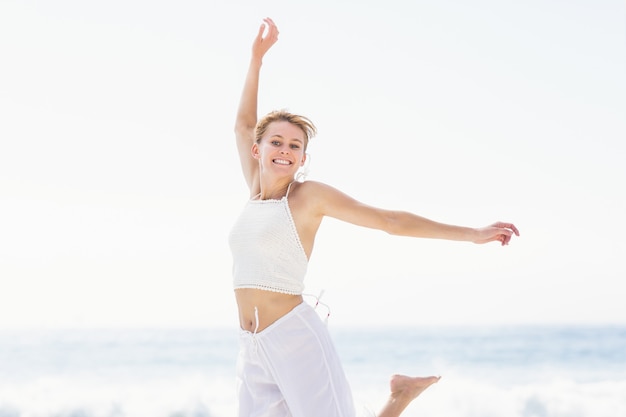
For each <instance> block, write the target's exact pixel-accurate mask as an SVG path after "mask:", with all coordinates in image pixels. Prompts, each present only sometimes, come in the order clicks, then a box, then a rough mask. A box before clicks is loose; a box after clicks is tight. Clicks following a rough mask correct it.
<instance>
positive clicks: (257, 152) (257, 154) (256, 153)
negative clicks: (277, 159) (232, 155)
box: [250, 142, 261, 159]
mask: <svg viewBox="0 0 626 417" xmlns="http://www.w3.org/2000/svg"><path fill="white" fill-rule="evenodd" d="M250 153H252V157H253V158H254V159H259V158H260V157H261V151H260V150H259V145H258V144H257V143H256V142H254V144H252V149H250Z"/></svg>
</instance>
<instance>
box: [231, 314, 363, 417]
mask: <svg viewBox="0 0 626 417" xmlns="http://www.w3.org/2000/svg"><path fill="white" fill-rule="evenodd" d="M239 341H240V342H239V343H240V351H239V357H238V359H237V389H238V394H239V417H322V416H323V417H354V416H355V414H356V413H355V410H354V403H353V400H352V393H351V391H350V387H349V385H348V381H347V380H346V376H345V374H344V371H343V368H342V367H341V363H340V362H339V357H338V355H337V352H336V350H335V347H334V345H333V343H332V341H331V339H330V335H329V333H328V329H327V328H326V325H325V324H324V323H322V320H320V318H319V316H318V315H317V313H316V312H315V311H314V310H313V308H312V307H311V306H310V305H309V304H307V303H304V302H303V303H302V304H300V305H298V306H297V307H296V308H294V309H293V310H292V311H290V312H289V313H288V314H286V315H285V316H283V317H281V318H280V319H278V320H277V321H276V322H274V323H273V324H272V325H270V326H269V327H267V328H266V329H264V330H263V331H261V332H259V333H251V332H248V331H245V330H242V331H241V334H240V338H239Z"/></svg>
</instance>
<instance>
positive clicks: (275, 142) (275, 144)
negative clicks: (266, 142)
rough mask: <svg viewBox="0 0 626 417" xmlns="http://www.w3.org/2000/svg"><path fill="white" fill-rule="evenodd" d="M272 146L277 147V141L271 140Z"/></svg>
mask: <svg viewBox="0 0 626 417" xmlns="http://www.w3.org/2000/svg"><path fill="white" fill-rule="evenodd" d="M272 145H274V146H278V145H280V142H279V141H277V140H273V141H272Z"/></svg>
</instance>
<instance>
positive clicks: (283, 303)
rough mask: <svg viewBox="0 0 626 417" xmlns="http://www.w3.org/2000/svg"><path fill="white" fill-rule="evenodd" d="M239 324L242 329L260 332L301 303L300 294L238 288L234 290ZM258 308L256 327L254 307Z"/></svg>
mask: <svg viewBox="0 0 626 417" xmlns="http://www.w3.org/2000/svg"><path fill="white" fill-rule="evenodd" d="M235 298H236V300H237V308H238V309H239V325H240V326H241V328H242V329H243V330H247V331H250V332H254V331H255V330H256V332H257V333H258V332H261V331H262V330H263V329H265V328H267V327H269V326H270V325H271V324H272V323H274V322H275V321H276V320H278V319H279V318H281V317H282V316H284V315H285V314H287V313H289V312H290V311H291V310H293V309H294V308H295V307H296V306H298V305H300V304H301V303H302V296H301V295H291V294H283V293H279V292H273V291H265V290H258V289H256V288H238V289H236V290H235ZM255 307H256V308H257V309H258V316H259V323H258V325H259V327H258V328H257V322H256V317H255V314H254V308H255Z"/></svg>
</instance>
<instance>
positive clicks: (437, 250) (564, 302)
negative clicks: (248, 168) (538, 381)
mask: <svg viewBox="0 0 626 417" xmlns="http://www.w3.org/2000/svg"><path fill="white" fill-rule="evenodd" d="M265 16H270V17H272V18H273V19H274V20H275V22H276V23H277V25H278V27H279V30H280V39H279V42H278V43H277V44H276V45H275V46H274V48H273V49H272V50H271V51H270V52H269V53H268V55H267V56H266V58H265V61H264V66H263V70H262V80H261V90H260V101H259V111H260V112H261V113H265V112H268V111H270V110H273V109H277V108H287V109H289V110H291V111H294V112H297V113H302V114H305V115H307V116H309V117H310V118H311V119H312V120H313V121H314V122H315V123H316V124H317V127H318V129H319V135H318V137H316V138H315V139H314V141H313V142H312V143H311V146H310V148H309V154H310V160H311V167H310V175H309V178H310V179H314V180H318V181H324V182H327V183H329V184H331V185H333V186H335V187H337V188H339V189H341V190H343V191H344V192H346V193H348V194H350V195H352V196H353V197H355V198H357V199H359V200H361V201H363V202H366V203H369V204H372V205H377V206H381V207H385V208H393V209H401V210H409V211H413V212H416V213H418V214H420V215H423V216H426V217H429V218H432V219H435V220H439V221H443V222H448V223H455V224H461V225H467V226H484V225H487V224H489V223H491V222H493V221H496V220H503V221H511V222H514V223H515V224H516V225H517V226H518V227H519V229H520V231H521V233H522V236H521V237H520V238H519V239H513V241H512V242H511V244H510V245H509V246H508V247H504V248H503V247H500V246H498V245H497V244H495V243H492V244H490V245H474V244H471V243H460V242H447V241H432V240H431V241H429V240H419V239H409V238H401V237H392V236H388V235H386V234H385V233H383V232H380V231H374V230H367V229H359V228H357V227H355V226H352V225H347V224H342V223H339V222H337V221H334V220H332V219H328V220H325V221H324V223H323V225H322V227H321V229H320V233H319V236H318V239H317V241H316V248H315V251H314V253H313V256H312V258H311V262H310V265H309V274H308V277H307V279H306V284H307V289H306V291H307V292H309V293H319V292H320V291H321V290H322V289H323V290H325V296H324V300H325V301H326V302H327V303H329V304H330V306H331V312H332V314H331V323H333V324H336V325H344V324H345V325H357V326H368V325H391V324H399V325H407V324H410V325H442V324H460V325H473V324H475V325H488V324H517V323H535V324H537V323H542V324H552V323H570V324H590V323H591V324H593V323H595V324H597V323H602V324H615V323H619V324H626V307H624V298H625V296H626V292H625V290H624V288H625V287H624V281H625V279H626V266H625V262H624V258H625V255H626V244H625V243H624V232H625V231H626V216H625V215H624V213H626V186H625V184H624V183H625V180H626V163H625V162H624V160H625V159H626V151H625V144H624V143H625V139H626V118H625V115H626V76H625V75H626V11H625V3H624V1H621V0H619V1H618V0H613V1H612V0H599V1H538V0H531V1H525V2H515V1H496V0H491V1H490V0H477V1H472V2H466V1H460V0H446V1H413V2H406V1H403V0H390V1H385V2H381V1H377V2H374V1H356V0H354V1H332V0H322V1H315V2H304V1H258V0H245V1H237V2H229V1H199V0H183V1H176V2H173V1H172V2H153V1H147V0H124V1H122V0H114V1H107V2H95V1H78V0H76V1H69V0H59V1H54V2H48V1H32V0H22V1H17V0H3V1H2V2H0V56H1V57H2V58H1V59H2V63H1V64H0V327H22V326H54V327H56V326H63V327H68V326H87V327H97V326H236V325H237V324H236V323H237V319H236V311H235V304H234V299H233V294H232V288H231V286H232V284H231V258H230V252H229V249H228V245H227V235H228V232H229V229H230V226H231V225H232V223H233V222H234V220H235V218H236V216H237V215H238V213H239V211H240V209H241V208H242V206H243V204H244V203H245V201H246V198H247V190H246V187H245V183H244V181H243V177H242V175H241V173H240V171H239V165H238V160H237V155H236V149H235V145H234V137H233V133H232V131H233V129H232V128H233V123H234V117H235V111H236V108H237V103H238V99H239V94H240V92H241V87H242V83H243V79H244V77H245V72H246V69H247V63H248V58H249V52H250V45H251V42H252V39H253V38H254V36H255V34H256V32H257V29H258V26H259V25H260V24H261V22H262V18H263V17H265Z"/></svg>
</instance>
